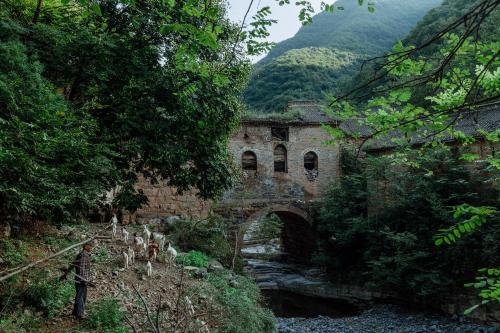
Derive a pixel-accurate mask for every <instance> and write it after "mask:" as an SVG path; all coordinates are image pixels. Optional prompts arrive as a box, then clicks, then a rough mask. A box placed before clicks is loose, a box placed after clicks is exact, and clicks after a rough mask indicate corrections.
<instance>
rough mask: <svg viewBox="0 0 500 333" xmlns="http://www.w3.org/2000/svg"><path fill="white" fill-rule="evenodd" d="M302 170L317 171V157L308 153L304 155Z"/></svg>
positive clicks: (312, 153)
mask: <svg viewBox="0 0 500 333" xmlns="http://www.w3.org/2000/svg"><path fill="white" fill-rule="evenodd" d="M304 169H306V170H318V155H316V153H314V152H312V151H310V152H308V153H306V154H305V155H304Z"/></svg>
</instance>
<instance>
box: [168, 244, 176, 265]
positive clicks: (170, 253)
mask: <svg viewBox="0 0 500 333" xmlns="http://www.w3.org/2000/svg"><path fill="white" fill-rule="evenodd" d="M166 252H167V256H166V257H167V260H168V268H170V267H172V264H175V258H176V257H177V251H176V250H175V249H174V248H173V247H172V246H171V245H170V242H168V248H167V251H166Z"/></svg>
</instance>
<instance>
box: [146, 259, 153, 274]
mask: <svg viewBox="0 0 500 333" xmlns="http://www.w3.org/2000/svg"><path fill="white" fill-rule="evenodd" d="M152 274H153V266H152V265H151V261H149V260H148V263H147V264H146V275H147V276H151V275H152Z"/></svg>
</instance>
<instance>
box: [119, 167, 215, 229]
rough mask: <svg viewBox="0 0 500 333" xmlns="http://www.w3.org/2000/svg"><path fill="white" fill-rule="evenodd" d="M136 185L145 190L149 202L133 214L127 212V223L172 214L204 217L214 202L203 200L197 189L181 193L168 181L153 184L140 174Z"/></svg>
mask: <svg viewBox="0 0 500 333" xmlns="http://www.w3.org/2000/svg"><path fill="white" fill-rule="evenodd" d="M136 186H137V188H139V189H141V190H142V191H144V195H146V196H147V197H148V200H149V204H148V205H147V206H144V207H142V208H141V209H139V210H137V212H136V213H135V214H133V215H132V216H131V215H129V214H125V215H124V217H123V221H124V222H126V223H127V222H129V223H130V222H138V223H143V222H144V221H148V220H149V219H151V218H153V217H165V216H172V215H181V216H183V217H190V218H204V217H206V216H207V215H208V214H209V212H210V209H211V207H212V202H210V201H204V200H201V199H200V198H198V197H197V196H196V192H195V191H188V192H185V193H183V194H179V193H177V190H176V189H175V188H174V187H170V186H168V185H167V184H166V182H159V183H158V184H151V182H149V181H148V180H147V179H145V178H144V177H142V176H140V177H139V181H138V183H137V185H136Z"/></svg>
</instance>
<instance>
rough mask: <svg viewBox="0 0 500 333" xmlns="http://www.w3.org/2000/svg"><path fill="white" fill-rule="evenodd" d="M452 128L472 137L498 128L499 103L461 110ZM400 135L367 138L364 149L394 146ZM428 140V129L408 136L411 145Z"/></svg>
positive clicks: (365, 132) (447, 137) (364, 133)
mask: <svg viewBox="0 0 500 333" xmlns="http://www.w3.org/2000/svg"><path fill="white" fill-rule="evenodd" d="M358 127H359V125H358ZM341 128H342V125H341ZM453 128H454V129H455V130H457V131H461V132H463V133H464V134H465V135H467V136H473V137H478V136H479V135H480V134H481V133H480V132H481V131H486V132H491V131H495V130H499V129H500V103H494V104H489V105H484V106H481V107H480V108H478V109H477V110H473V111H470V112H463V113H462V114H461V116H460V118H459V119H458V120H457V122H456V123H455V125H454V126H453ZM358 132H362V136H365V137H366V136H368V135H369V134H370V131H369V130H368V129H363V130H362V131H359V130H358ZM347 133H349V132H347ZM402 135H403V134H401V133H398V132H397V131H394V132H393V133H391V134H388V135H386V136H385V137H382V138H377V139H371V140H368V141H367V145H366V148H365V150H367V151H376V150H384V149H390V148H394V147H396V143H395V142H393V139H395V138H398V137H402ZM440 139H441V141H444V142H452V141H454V140H455V139H454V138H453V137H452V136H451V135H450V134H446V135H445V136H444V137H442V138H440ZM429 140H432V136H430V135H429V132H428V131H425V129H422V130H421V131H417V132H416V133H414V134H413V135H412V136H411V137H410V138H409V143H410V144H411V145H420V144H423V143H425V142H428V141H429Z"/></svg>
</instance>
